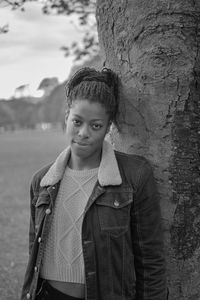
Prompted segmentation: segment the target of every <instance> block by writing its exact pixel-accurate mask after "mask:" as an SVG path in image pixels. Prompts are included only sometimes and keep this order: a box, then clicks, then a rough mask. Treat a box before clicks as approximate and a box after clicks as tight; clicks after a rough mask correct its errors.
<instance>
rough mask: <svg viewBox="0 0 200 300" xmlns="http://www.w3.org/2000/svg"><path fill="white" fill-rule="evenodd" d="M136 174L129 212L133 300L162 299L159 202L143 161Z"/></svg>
mask: <svg viewBox="0 0 200 300" xmlns="http://www.w3.org/2000/svg"><path fill="white" fill-rule="evenodd" d="M138 175H139V176H138V181H137V183H136V184H137V191H136V195H135V199H134V200H133V206H132V209H131V224H132V241H133V251H134V259H135V274H136V299H137V300H165V299H166V274H165V273H166V272H165V254H164V245H163V230H162V224H161V211H160V203H159V197H158V193H157V188H156V184H155V179H154V176H153V172H152V169H151V166H150V164H149V163H148V162H147V161H145V162H144V163H143V165H142V167H141V168H140V169H139V174H138Z"/></svg>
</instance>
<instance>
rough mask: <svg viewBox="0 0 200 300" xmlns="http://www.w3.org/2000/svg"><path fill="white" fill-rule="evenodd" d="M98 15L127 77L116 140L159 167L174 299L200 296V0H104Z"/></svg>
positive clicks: (112, 57)
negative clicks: (119, 129)
mask: <svg viewBox="0 0 200 300" xmlns="http://www.w3.org/2000/svg"><path fill="white" fill-rule="evenodd" d="M96 17H97V24H98V32H99V40H100V46H101V50H102V51H103V54H104V60H105V65H106V66H108V67H111V68H112V69H114V70H115V71H116V72H117V73H118V74H119V76H120V77H121V79H122V83H123V88H122V91H121V116H120V124H121V132H120V133H118V132H116V130H114V131H113V135H112V139H113V142H114V144H115V146H116V148H117V149H119V150H123V151H126V152H129V153H138V154H141V155H144V156H146V157H147V158H148V159H149V160H150V161H151V162H152V164H153V166H154V168H155V175H156V178H157V181H158V186H159V191H160V194H161V207H162V214H163V223H164V230H165V243H166V249H167V250H166V252H167V268H168V278H169V289H170V297H169V299H170V300H172V299H173V300H179V299H180V300H182V299H186V300H197V299H200V147H199V143H200V142H199V138H200V51H199V49H200V1H199V0H196V1H195V0H193V1H192V0H166V1H163V0H160V1H159V0H151V1H149V0H97V12H96Z"/></svg>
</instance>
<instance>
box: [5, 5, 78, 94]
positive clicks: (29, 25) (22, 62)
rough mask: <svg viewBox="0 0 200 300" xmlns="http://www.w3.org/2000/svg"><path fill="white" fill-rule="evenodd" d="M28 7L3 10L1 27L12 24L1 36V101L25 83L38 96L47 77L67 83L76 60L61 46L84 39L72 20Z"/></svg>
mask: <svg viewBox="0 0 200 300" xmlns="http://www.w3.org/2000/svg"><path fill="white" fill-rule="evenodd" d="M25 8H26V11H25V12H21V11H20V10H14V11H13V10H11V9H10V8H8V7H7V8H2V7H1V8H0V26H3V25H5V24H7V23H8V24H9V32H8V33H7V34H0V98H10V97H11V96H13V95H14V91H15V88H16V87H18V86H20V85H23V84H30V91H31V92H32V93H34V91H35V90H36V89H37V87H38V85H39V83H40V82H41V80H42V79H43V78H45V77H58V79H59V81H60V82H62V81H64V80H65V79H66V78H67V76H68V74H69V71H70V68H71V65H72V58H66V57H64V52H63V51H61V50H60V47H61V46H64V45H65V46H66V45H70V44H71V42H73V41H74V40H80V38H81V32H80V31H78V30H77V29H76V27H75V26H74V25H73V24H71V23H70V20H69V18H68V17H66V16H45V15H44V14H43V13H42V11H41V5H40V4H38V3H29V4H27V5H26V6H25Z"/></svg>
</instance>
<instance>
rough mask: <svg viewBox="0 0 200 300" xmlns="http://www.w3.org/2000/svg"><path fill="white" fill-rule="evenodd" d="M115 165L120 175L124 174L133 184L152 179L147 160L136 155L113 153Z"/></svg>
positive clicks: (149, 164) (150, 168)
mask: <svg viewBox="0 0 200 300" xmlns="http://www.w3.org/2000/svg"><path fill="white" fill-rule="evenodd" d="M115 155H116V159H117V163H118V166H119V169H120V170H121V171H122V174H125V176H126V177H127V178H129V179H130V180H131V181H132V183H133V184H136V185H137V184H139V182H140V183H141V182H145V181H146V180H147V179H148V178H149V177H153V169H152V166H151V163H150V162H149V160H148V159H147V158H145V157H144V156H141V155H137V154H127V153H123V152H119V151H115Z"/></svg>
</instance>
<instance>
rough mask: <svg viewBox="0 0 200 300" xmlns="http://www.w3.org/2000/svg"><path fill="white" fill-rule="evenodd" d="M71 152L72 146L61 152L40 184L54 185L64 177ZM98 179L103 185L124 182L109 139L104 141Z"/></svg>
mask: <svg viewBox="0 0 200 300" xmlns="http://www.w3.org/2000/svg"><path fill="white" fill-rule="evenodd" d="M70 153H71V149H70V146H69V147H67V148H66V149H65V150H64V151H63V152H61V153H60V155H59V156H58V157H57V159H56V160H55V162H54V163H53V165H52V166H51V167H50V169H49V170H48V172H47V173H46V174H45V176H44V177H43V178H42V180H41V182H40V186H42V187H44V186H49V185H54V184H55V183H57V182H58V181H59V180H61V179H62V177H63V174H64V171H65V168H66V166H67V162H68V160H69V157H70ZM98 180H99V183H100V185H101V186H107V185H120V184H121V183H122V179H121V176H120V172H119V168H118V164H117V160H116V157H115V153H114V150H113V147H112V145H110V144H109V143H108V142H107V141H104V143H103V149H102V158H101V162H100V166H99V170H98Z"/></svg>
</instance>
